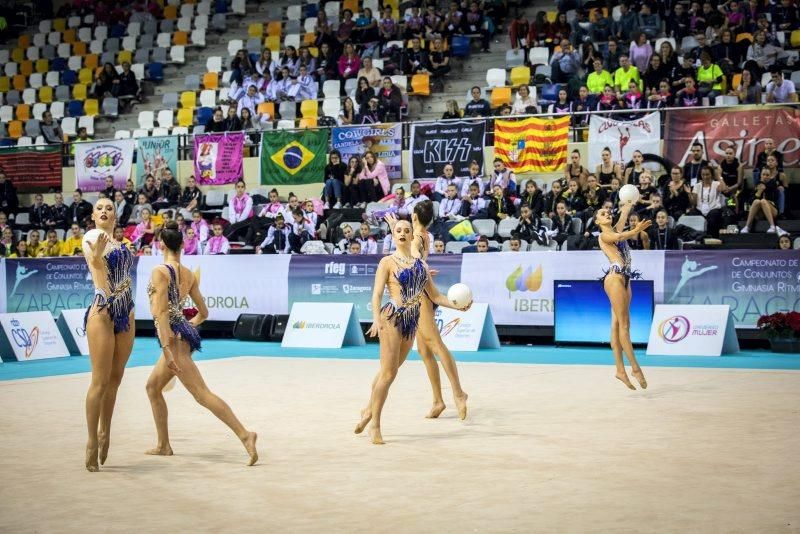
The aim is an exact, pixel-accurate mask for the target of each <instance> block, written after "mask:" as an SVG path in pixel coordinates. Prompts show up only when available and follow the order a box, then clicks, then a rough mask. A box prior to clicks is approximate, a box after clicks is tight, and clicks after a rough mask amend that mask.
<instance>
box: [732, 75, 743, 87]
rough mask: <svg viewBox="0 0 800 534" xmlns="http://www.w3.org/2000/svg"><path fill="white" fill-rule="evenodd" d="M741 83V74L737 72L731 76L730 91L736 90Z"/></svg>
mask: <svg viewBox="0 0 800 534" xmlns="http://www.w3.org/2000/svg"><path fill="white" fill-rule="evenodd" d="M741 83H742V73H741V72H737V73H736V74H734V75H733V79H732V80H731V85H732V87H731V89H733V90H736V88H737V87H739V85H740V84H741Z"/></svg>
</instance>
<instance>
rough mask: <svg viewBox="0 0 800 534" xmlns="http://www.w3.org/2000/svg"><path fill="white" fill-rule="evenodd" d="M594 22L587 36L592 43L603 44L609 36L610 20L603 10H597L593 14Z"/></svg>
mask: <svg viewBox="0 0 800 534" xmlns="http://www.w3.org/2000/svg"><path fill="white" fill-rule="evenodd" d="M594 17H595V18H594V22H593V23H592V24H591V28H590V33H589V36H590V38H591V40H592V42H593V43H605V42H607V41H608V38H609V37H610V36H611V26H612V22H613V21H612V20H611V19H610V18H609V17H607V16H606V15H605V14H604V13H603V10H601V9H598V10H597V11H596V12H595V14H594Z"/></svg>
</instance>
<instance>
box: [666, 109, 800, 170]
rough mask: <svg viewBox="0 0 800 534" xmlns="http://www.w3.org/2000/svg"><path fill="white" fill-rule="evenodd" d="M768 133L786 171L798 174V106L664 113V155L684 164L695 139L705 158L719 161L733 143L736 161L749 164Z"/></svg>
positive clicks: (751, 163) (799, 143) (799, 153)
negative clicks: (702, 149)
mask: <svg viewBox="0 0 800 534" xmlns="http://www.w3.org/2000/svg"><path fill="white" fill-rule="evenodd" d="M767 137H770V138H772V139H773V140H774V141H775V146H776V148H777V149H778V151H779V152H782V153H783V166H784V168H785V169H786V171H787V174H788V175H790V176H791V175H794V176H795V177H797V176H800V168H799V167H800V109H798V108H796V107H795V108H791V107H773V106H737V107H735V108H725V109H724V110H722V109H720V111H717V110H716V109H707V110H692V111H681V112H672V113H667V128H666V132H665V138H664V157H666V158H667V159H668V160H670V161H671V162H673V163H675V164H677V165H683V164H684V163H686V160H687V159H688V158H689V156H690V153H691V148H692V143H694V142H695V141H696V142H698V143H700V144H702V145H703V147H704V149H705V153H706V155H707V156H706V159H709V160H711V159H713V160H717V161H719V160H720V159H722V158H723V157H724V156H725V148H727V147H728V146H729V145H733V147H734V149H735V150H736V157H737V158H739V161H741V162H742V163H743V164H744V166H745V167H752V166H753V164H754V163H755V161H756V158H757V157H758V154H759V153H761V152H763V151H764V139H766V138H767Z"/></svg>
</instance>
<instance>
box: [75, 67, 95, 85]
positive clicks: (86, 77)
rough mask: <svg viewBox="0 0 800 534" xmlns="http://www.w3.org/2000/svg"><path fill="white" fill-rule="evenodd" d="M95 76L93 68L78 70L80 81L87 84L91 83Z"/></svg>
mask: <svg viewBox="0 0 800 534" xmlns="http://www.w3.org/2000/svg"><path fill="white" fill-rule="evenodd" d="M93 78H94V73H93V72H92V69H86V68H84V69H81V70H80V71H78V81H79V82H80V83H82V84H85V85H91V84H92V81H93Z"/></svg>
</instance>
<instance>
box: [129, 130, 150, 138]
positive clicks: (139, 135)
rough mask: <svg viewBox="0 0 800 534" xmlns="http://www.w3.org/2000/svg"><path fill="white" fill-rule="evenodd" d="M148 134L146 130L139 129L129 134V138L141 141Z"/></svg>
mask: <svg viewBox="0 0 800 534" xmlns="http://www.w3.org/2000/svg"><path fill="white" fill-rule="evenodd" d="M149 136H150V132H149V131H148V130H143V129H141V128H137V129H135V130H133V132H131V137H133V138H134V139H141V138H142V137H149Z"/></svg>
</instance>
